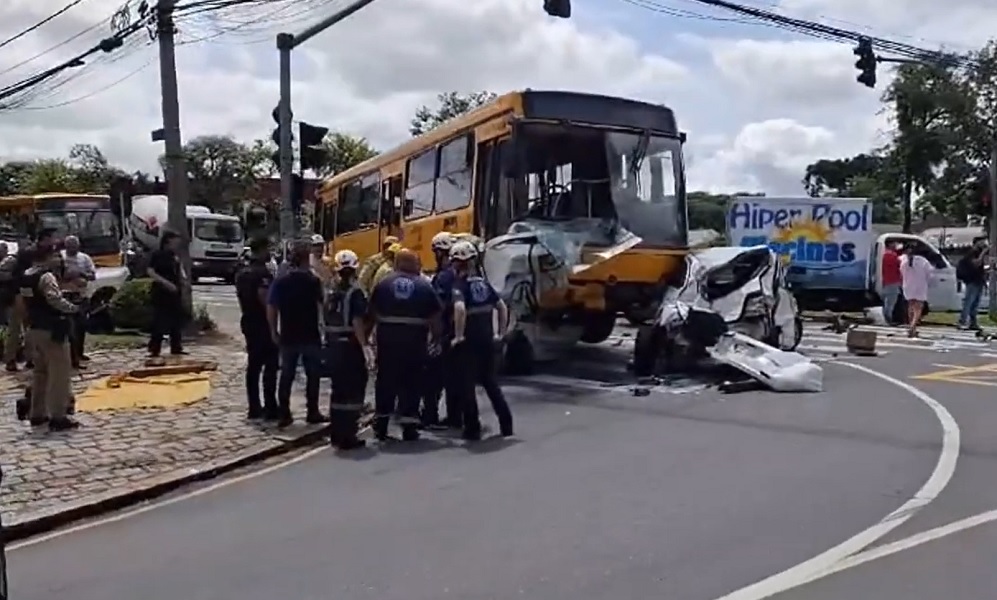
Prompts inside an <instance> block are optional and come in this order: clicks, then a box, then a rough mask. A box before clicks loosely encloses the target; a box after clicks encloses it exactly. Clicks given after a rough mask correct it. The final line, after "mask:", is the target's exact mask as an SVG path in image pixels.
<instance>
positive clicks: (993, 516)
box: [820, 510, 997, 578]
mask: <svg viewBox="0 0 997 600" xmlns="http://www.w3.org/2000/svg"><path fill="white" fill-rule="evenodd" d="M995 521H997V510H990V511H987V512H985V513H980V514H978V515H974V516H972V517H967V518H965V519H961V520H959V521H955V522H954V523H949V524H948V525H942V526H941V527H936V528H934V529H929V530H927V531H922V532H921V533H918V534H915V535H912V536H910V537H906V538H904V539H902V540H897V541H895V542H891V543H889V544H883V545H882V546H877V547H875V548H870V549H869V550H866V551H865V552H860V553H858V554H854V555H852V556H849V557H848V558H846V559H845V560H843V561H841V562H839V563H838V564H836V565H835V566H834V567H833V568H831V569H830V570H828V571H825V572H824V573H821V575H820V577H821V578H823V577H827V576H828V575H833V574H835V573H839V572H841V571H844V570H846V569H853V568H855V567H857V566H859V565H864V564H866V563H868V562H872V561H874V560H878V559H880V558H885V557H887V556H892V555H894V554H897V553H900V552H903V551H904V550H910V549H911V548H916V547H917V546H920V545H922V544H927V543H928V542H933V541H935V540H938V539H941V538H943V537H948V536H950V535H954V534H956V533H961V532H963V531H967V530H969V529H973V528H975V527H980V526H981V525H987V524H989V523H993V522H995Z"/></svg>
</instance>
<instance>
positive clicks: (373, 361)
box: [363, 346, 377, 371]
mask: <svg viewBox="0 0 997 600" xmlns="http://www.w3.org/2000/svg"><path fill="white" fill-rule="evenodd" d="M363 357H364V360H365V361H366V362H367V370H368V371H373V370H374V369H375V368H376V367H377V357H376V356H375V355H374V349H373V348H371V347H370V346H364V347H363Z"/></svg>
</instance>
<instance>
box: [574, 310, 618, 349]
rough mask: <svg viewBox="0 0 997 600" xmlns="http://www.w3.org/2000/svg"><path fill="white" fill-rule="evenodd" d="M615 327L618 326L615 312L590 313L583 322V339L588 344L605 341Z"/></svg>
mask: <svg viewBox="0 0 997 600" xmlns="http://www.w3.org/2000/svg"><path fill="white" fill-rule="evenodd" d="M614 327H616V315H615V314H614V313H589V314H588V315H586V316H585V320H584V321H583V323H582V337H581V341H583V342H585V343H586V344H598V343H601V342H605V341H606V340H607V339H609V336H610V335H612V334H613V328H614Z"/></svg>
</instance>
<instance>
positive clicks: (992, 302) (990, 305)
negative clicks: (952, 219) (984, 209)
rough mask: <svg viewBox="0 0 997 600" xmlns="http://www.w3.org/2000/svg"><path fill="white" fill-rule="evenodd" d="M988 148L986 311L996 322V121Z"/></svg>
mask: <svg viewBox="0 0 997 600" xmlns="http://www.w3.org/2000/svg"><path fill="white" fill-rule="evenodd" d="M991 129H992V131H991V133H990V135H991V140H990V144H991V149H990V223H989V225H990V226H989V227H988V228H987V229H988V230H989V231H988V232H987V234H988V236H989V239H990V257H989V259H990V260H989V262H990V281H989V284H990V285H989V286H988V288H989V289H988V294H989V295H988V300H987V311H988V312H989V313H990V320H991V321H994V322H997V123H994V124H992V125H991Z"/></svg>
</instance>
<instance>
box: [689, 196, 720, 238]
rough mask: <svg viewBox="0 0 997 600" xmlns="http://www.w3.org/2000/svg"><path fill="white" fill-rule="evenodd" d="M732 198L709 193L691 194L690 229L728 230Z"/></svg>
mask: <svg viewBox="0 0 997 600" xmlns="http://www.w3.org/2000/svg"><path fill="white" fill-rule="evenodd" d="M730 198H731V197H730V196H728V195H725V194H711V193H709V192H689V194H688V196H687V202H688V204H689V229H713V230H715V231H719V232H720V233H724V232H725V231H726V230H727V204H728V203H729V202H730Z"/></svg>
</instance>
